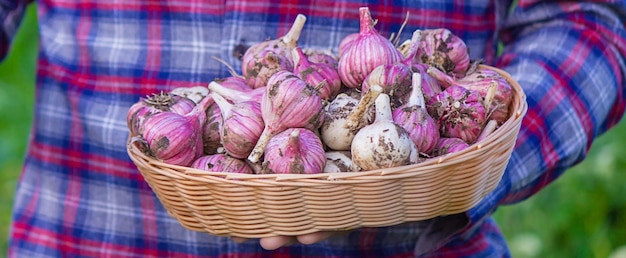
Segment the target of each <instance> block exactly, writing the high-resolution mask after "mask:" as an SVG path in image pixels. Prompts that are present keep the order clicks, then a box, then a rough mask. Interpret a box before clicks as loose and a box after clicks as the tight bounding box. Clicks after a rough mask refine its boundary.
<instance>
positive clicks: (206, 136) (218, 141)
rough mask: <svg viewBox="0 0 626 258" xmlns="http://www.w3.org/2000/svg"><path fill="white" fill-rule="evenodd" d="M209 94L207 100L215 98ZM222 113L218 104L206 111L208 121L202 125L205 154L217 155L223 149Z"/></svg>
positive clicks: (212, 105)
mask: <svg viewBox="0 0 626 258" xmlns="http://www.w3.org/2000/svg"><path fill="white" fill-rule="evenodd" d="M211 95H212V94H209V96H207V98H213V96H211ZM222 120H223V119H222V111H221V110H220V107H219V105H217V104H216V103H213V104H211V105H210V106H209V107H208V108H207V109H206V120H205V122H204V124H202V145H203V148H204V154H215V153H217V152H218V149H219V148H221V147H222V137H221V136H220V132H221V131H222Z"/></svg>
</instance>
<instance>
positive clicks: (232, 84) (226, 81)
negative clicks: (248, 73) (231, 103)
mask: <svg viewBox="0 0 626 258" xmlns="http://www.w3.org/2000/svg"><path fill="white" fill-rule="evenodd" d="M214 81H215V82H216V83H219V85H221V86H222V87H225V88H228V89H233V90H236V91H239V92H248V91H250V90H252V88H251V87H250V86H249V85H248V84H247V83H246V79H244V78H243V77H241V76H229V77H225V78H221V79H215V80H214Z"/></svg>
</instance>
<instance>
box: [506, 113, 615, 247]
mask: <svg viewBox="0 0 626 258" xmlns="http://www.w3.org/2000/svg"><path fill="white" fill-rule="evenodd" d="M624 132H626V122H625V121H622V122H621V123H620V124H619V125H617V126H616V127H615V128H613V129H612V130H610V131H609V132H608V133H606V134H604V135H602V136H601V137H599V138H598V139H597V140H596V142H595V143H594V144H593V146H592V148H591V150H590V152H589V155H588V156H587V159H586V160H585V161H583V162H582V163H581V164H579V165H577V166H575V167H573V168H571V169H569V170H568V171H567V172H566V173H565V174H564V175H562V176H561V177H560V178H559V179H557V180H556V181H555V182H554V183H552V184H551V185H550V186H548V187H546V188H545V189H543V190H542V191H540V192H539V193H537V194H536V195H535V196H533V197H531V198H530V199H528V200H526V201H524V202H522V203H519V204H515V205H512V206H504V207H501V208H500V209H499V210H498V211H497V212H496V214H495V218H496V220H497V221H498V223H499V224H500V227H501V229H502V231H503V233H504V235H505V236H506V237H507V240H508V241H509V247H510V248H511V251H512V252H513V254H514V257H609V255H611V254H613V255H615V256H618V254H617V252H616V250H617V249H619V248H622V251H621V256H620V257H626V253H624V252H625V251H624V249H623V248H626V220H624V219H625V218H626V201H624V196H626V159H623V158H621V157H624V156H625V155H626V148H625V144H626V133H624Z"/></svg>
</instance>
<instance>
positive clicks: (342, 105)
mask: <svg viewBox="0 0 626 258" xmlns="http://www.w3.org/2000/svg"><path fill="white" fill-rule="evenodd" d="M381 93H382V88H381V87H380V86H378V85H374V86H373V87H371V88H370V90H368V91H367V93H365V95H364V96H363V98H361V99H355V98H353V97H350V96H348V95H347V94H345V93H341V94H339V95H337V97H336V98H335V99H334V100H333V101H332V102H331V103H330V104H328V105H327V106H326V108H325V111H324V115H325V117H324V123H323V124H322V127H321V130H320V131H321V133H320V137H321V138H322V141H323V142H324V144H326V146H328V148H330V149H332V150H340V151H341V150H350V146H351V145H352V140H353V138H354V135H355V134H356V132H358V131H359V129H361V128H362V127H363V126H365V125H367V124H368V120H367V119H366V118H367V116H366V115H367V113H366V112H367V111H368V109H369V108H370V106H372V105H373V104H374V102H375V100H376V98H377V97H378V95H379V94H381Z"/></svg>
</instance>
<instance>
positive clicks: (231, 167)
mask: <svg viewBox="0 0 626 258" xmlns="http://www.w3.org/2000/svg"><path fill="white" fill-rule="evenodd" d="M190 167H192V168H196V169H200V170H205V171H211V172H227V173H240V174H254V171H253V170H252V168H251V167H250V166H249V165H248V164H247V163H246V162H245V161H243V160H240V159H236V158H233V157H230V156H228V155H226V154H221V153H220V154H213V155H203V156H200V157H199V158H197V159H196V160H194V161H193V162H192V163H191V165H190Z"/></svg>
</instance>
